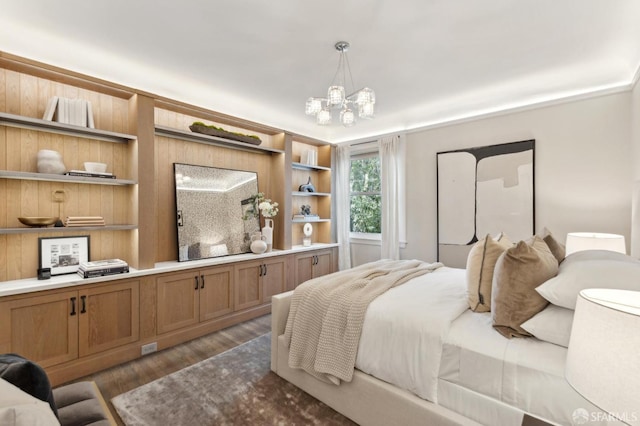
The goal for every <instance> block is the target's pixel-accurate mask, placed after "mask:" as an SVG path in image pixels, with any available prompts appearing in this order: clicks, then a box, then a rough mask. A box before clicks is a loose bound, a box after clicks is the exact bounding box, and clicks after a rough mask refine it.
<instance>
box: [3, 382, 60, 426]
mask: <svg viewBox="0 0 640 426" xmlns="http://www.w3.org/2000/svg"><path fill="white" fill-rule="evenodd" d="M0 425H3V426H52V425H56V426H60V422H58V419H57V418H56V416H55V414H53V411H51V407H50V406H49V404H48V403H46V402H44V401H40V400H39V399H37V398H34V397H33V396H31V395H29V394H28V393H26V392H24V391H23V390H21V389H20V388H19V387H17V386H14V385H12V384H11V383H9V382H7V381H6V380H4V379H2V378H0Z"/></svg>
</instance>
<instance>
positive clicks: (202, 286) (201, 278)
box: [200, 275, 204, 289]
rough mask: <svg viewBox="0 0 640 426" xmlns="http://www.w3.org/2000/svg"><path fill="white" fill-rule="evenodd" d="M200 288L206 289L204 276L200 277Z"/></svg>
mask: <svg viewBox="0 0 640 426" xmlns="http://www.w3.org/2000/svg"><path fill="white" fill-rule="evenodd" d="M200 288H201V289H203V288H204V275H200Z"/></svg>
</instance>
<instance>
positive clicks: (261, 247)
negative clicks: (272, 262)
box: [250, 232, 267, 254]
mask: <svg viewBox="0 0 640 426" xmlns="http://www.w3.org/2000/svg"><path fill="white" fill-rule="evenodd" d="M266 240H267V239H266V237H265V236H264V235H262V234H260V233H259V232H256V233H255V234H254V235H253V236H252V237H251V247H250V248H251V251H252V252H253V253H256V254H262V253H264V252H265V251H267V241H266Z"/></svg>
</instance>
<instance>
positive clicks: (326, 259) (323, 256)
mask: <svg viewBox="0 0 640 426" xmlns="http://www.w3.org/2000/svg"><path fill="white" fill-rule="evenodd" d="M315 256H316V260H315V264H314V265H313V278H316V277H321V276H323V275H327V274H330V273H332V272H333V256H332V253H331V251H330V250H327V251H319V252H316V254H315Z"/></svg>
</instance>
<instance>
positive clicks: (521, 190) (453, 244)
mask: <svg viewBox="0 0 640 426" xmlns="http://www.w3.org/2000/svg"><path fill="white" fill-rule="evenodd" d="M534 151H535V140H526V141H519V142H511V143H505V144H499V145H489V146H483V147H474V148H468V149H460V150H455V151H445V152H439V153H437V175H438V177H437V179H438V183H437V186H438V261H440V262H443V263H444V264H445V265H447V266H452V267H462V268H463V267H465V265H466V260H467V256H468V254H469V251H470V250H471V247H472V246H473V244H474V243H475V242H477V241H478V240H480V239H482V238H484V237H485V236H486V235H487V234H489V235H492V236H496V235H498V234H499V233H501V232H503V233H505V234H506V235H507V236H508V237H509V239H511V240H512V241H519V240H523V239H527V238H529V237H531V236H532V235H533V234H534V233H535V190H534V188H535V185H534V164H535V162H534V158H535V155H534V153H535V152H534Z"/></svg>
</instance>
